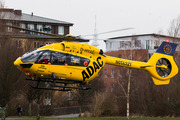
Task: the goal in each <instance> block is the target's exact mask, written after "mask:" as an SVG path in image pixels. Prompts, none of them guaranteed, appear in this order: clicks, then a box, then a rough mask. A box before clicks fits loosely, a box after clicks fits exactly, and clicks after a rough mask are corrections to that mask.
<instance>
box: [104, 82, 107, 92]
mask: <svg viewBox="0 0 180 120" xmlns="http://www.w3.org/2000/svg"><path fill="white" fill-rule="evenodd" d="M104 87H105V91H106V92H107V83H105V84H104Z"/></svg>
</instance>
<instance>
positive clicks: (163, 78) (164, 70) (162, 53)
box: [106, 42, 178, 85]
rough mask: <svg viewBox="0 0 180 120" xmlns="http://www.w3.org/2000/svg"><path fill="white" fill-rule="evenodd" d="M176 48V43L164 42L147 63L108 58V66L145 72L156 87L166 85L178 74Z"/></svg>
mask: <svg viewBox="0 0 180 120" xmlns="http://www.w3.org/2000/svg"><path fill="white" fill-rule="evenodd" d="M176 47H177V44H175V43H169V42H163V43H162V44H161V45H160V47H159V48H158V49H157V51H156V52H155V53H154V54H153V55H152V56H151V58H150V59H149V61H148V62H147V63H145V62H139V61H133V60H126V59H121V58H116V57H110V56H106V64H110V65H116V66H123V67H127V68H135V69H140V70H145V71H147V72H148V73H149V75H150V76H151V77H152V79H153V81H154V84H155V85H166V84H169V82H170V78H172V77H174V76H175V75H176V74H177V73H178V67H177V65H176V63H175V62H174V59H173V55H174V52H175V50H176Z"/></svg>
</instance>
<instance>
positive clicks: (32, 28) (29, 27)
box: [28, 24, 34, 34]
mask: <svg viewBox="0 0 180 120" xmlns="http://www.w3.org/2000/svg"><path fill="white" fill-rule="evenodd" d="M28 29H30V30H34V24H28ZM28 33H29V34H34V32H28Z"/></svg>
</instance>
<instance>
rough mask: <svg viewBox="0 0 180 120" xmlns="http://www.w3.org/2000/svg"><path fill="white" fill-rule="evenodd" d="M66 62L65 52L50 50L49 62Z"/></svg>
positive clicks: (59, 63) (58, 63)
mask: <svg viewBox="0 0 180 120" xmlns="http://www.w3.org/2000/svg"><path fill="white" fill-rule="evenodd" d="M65 62H66V54H65V53H60V52H52V58H51V64H56V65H64V64H65Z"/></svg>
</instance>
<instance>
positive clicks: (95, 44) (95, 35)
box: [92, 15, 99, 47]
mask: <svg viewBox="0 0 180 120" xmlns="http://www.w3.org/2000/svg"><path fill="white" fill-rule="evenodd" d="M93 36H94V37H93V43H92V45H93V46H95V47H97V46H99V43H98V42H97V39H98V34H97V29H96V15H95V29H94V35H93Z"/></svg>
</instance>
